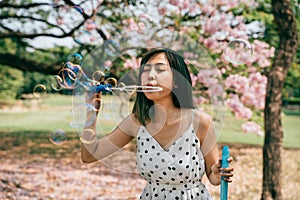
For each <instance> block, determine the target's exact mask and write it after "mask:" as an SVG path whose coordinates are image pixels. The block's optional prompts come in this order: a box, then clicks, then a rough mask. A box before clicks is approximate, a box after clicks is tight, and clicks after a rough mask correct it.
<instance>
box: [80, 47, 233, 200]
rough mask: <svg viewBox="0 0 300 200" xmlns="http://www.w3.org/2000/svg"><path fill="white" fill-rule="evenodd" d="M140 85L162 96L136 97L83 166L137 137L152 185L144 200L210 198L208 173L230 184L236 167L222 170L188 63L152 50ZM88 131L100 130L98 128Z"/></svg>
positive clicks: (140, 163)
mask: <svg viewBox="0 0 300 200" xmlns="http://www.w3.org/2000/svg"><path fill="white" fill-rule="evenodd" d="M139 84H140V85H147V86H156V87H161V88H162V91H158V92H144V93H142V92H139V93H137V97H136V101H135V104H134V107H133V111H132V113H131V114H130V115H129V116H127V117H126V118H125V119H124V120H123V121H122V122H121V123H120V124H119V126H118V127H116V128H115V129H114V130H113V131H112V132H111V133H110V134H109V135H107V136H106V137H104V138H101V139H99V140H97V141H95V142H93V143H91V144H83V145H82V160H83V162H86V163H90V162H94V161H97V160H100V159H102V158H104V157H105V156H107V155H109V154H111V153H113V152H115V151H116V150H118V149H120V148H122V147H123V146H124V145H126V144H127V143H129V142H130V141H131V140H132V139H133V138H134V137H136V138H137V139H136V143H137V157H136V159H137V168H138V170H139V172H140V173H141V175H142V176H143V177H144V178H145V179H146V180H147V185H146V187H145V189H144V191H143V193H142V195H141V199H159V200H162V199H205V200H207V199H211V196H210V194H209V192H208V190H207V189H206V187H205V186H204V185H203V183H202V182H201V179H202V176H203V175H204V173H206V175H207V177H208V179H209V181H210V183H211V184H213V185H219V184H220V182H221V176H224V177H225V180H226V181H228V182H231V177H232V176H233V168H232V167H229V168H225V169H221V166H220V159H219V152H218V147H217V143H216V138H215V135H214V131H213V125H212V119H211V117H210V116H209V115H207V114H205V113H204V112H202V111H199V110H197V109H195V108H194V105H193V101H192V87H191V77H190V73H189V71H188V68H187V66H186V64H185V62H184V59H183V58H182V57H181V56H180V55H179V54H178V53H177V52H175V51H173V50H171V49H166V48H156V49H153V50H152V51H150V52H149V53H147V54H146V55H145V56H144V57H143V59H142V61H141V67H140V73H139ZM95 97H96V98H98V99H101V94H95ZM86 128H87V129H89V130H94V131H96V130H95V129H96V124H95V123H93V124H92V125H90V126H87V127H86ZM228 161H229V162H231V161H232V158H229V159H228Z"/></svg>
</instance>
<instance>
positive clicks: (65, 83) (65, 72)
mask: <svg viewBox="0 0 300 200" xmlns="http://www.w3.org/2000/svg"><path fill="white" fill-rule="evenodd" d="M58 76H59V77H61V80H62V85H61V86H62V87H63V88H66V89H74V88H75V85H76V80H77V76H76V74H75V73H74V72H73V71H72V70H70V69H69V68H63V69H61V70H60V71H59V72H58Z"/></svg>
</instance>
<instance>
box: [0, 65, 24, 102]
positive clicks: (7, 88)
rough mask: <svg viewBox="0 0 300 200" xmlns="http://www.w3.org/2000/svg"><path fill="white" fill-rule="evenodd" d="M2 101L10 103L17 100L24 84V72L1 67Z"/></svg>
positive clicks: (0, 90)
mask: <svg viewBox="0 0 300 200" xmlns="http://www.w3.org/2000/svg"><path fill="white" fill-rule="evenodd" d="M0 83H1V84H0V100H1V102H5V101H10V100H13V99H15V98H16V96H17V94H18V91H19V89H20V87H22V86H23V84H24V77H23V72H22V71H20V70H18V69H14V68H11V67H8V66H2V65H0Z"/></svg>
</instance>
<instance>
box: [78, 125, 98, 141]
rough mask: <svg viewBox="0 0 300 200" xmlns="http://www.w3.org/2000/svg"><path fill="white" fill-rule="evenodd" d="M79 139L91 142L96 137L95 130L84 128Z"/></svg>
mask: <svg viewBox="0 0 300 200" xmlns="http://www.w3.org/2000/svg"><path fill="white" fill-rule="evenodd" d="M79 138H80V141H81V142H82V143H84V144H91V143H93V142H95V140H96V139H97V135H96V132H95V131H94V130H93V129H88V128H86V129H84V130H83V132H82V134H81V135H80V137H79Z"/></svg>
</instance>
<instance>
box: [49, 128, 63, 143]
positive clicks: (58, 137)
mask: <svg viewBox="0 0 300 200" xmlns="http://www.w3.org/2000/svg"><path fill="white" fill-rule="evenodd" d="M49 140H50V142H52V143H53V144H55V145H62V144H64V143H65V142H66V141H67V135H66V132H65V131H64V130H63V129H60V128H58V129H55V130H53V131H51V133H50V136H49Z"/></svg>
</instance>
